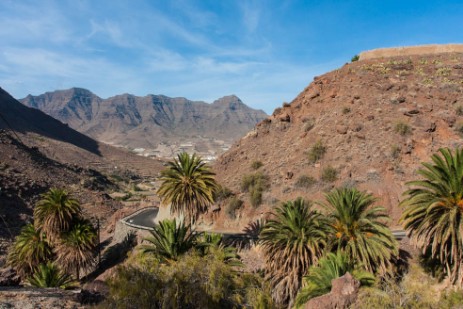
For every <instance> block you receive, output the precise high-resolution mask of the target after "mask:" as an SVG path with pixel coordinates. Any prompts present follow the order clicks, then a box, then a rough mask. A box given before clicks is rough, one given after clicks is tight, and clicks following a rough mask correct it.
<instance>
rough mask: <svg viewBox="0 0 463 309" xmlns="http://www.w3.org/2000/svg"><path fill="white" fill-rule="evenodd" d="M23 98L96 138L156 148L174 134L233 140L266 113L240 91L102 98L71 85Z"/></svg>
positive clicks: (176, 136)
mask: <svg viewBox="0 0 463 309" xmlns="http://www.w3.org/2000/svg"><path fill="white" fill-rule="evenodd" d="M19 101H20V102H21V103H23V104H24V105H26V106H29V107H33V108H37V109H40V110H42V111H44V112H45V113H47V114H48V115H50V116H52V117H54V118H56V119H59V120H60V121H62V122H64V123H67V124H68V125H69V126H70V127H72V128H74V129H76V130H78V131H79V132H82V133H84V134H87V135H89V136H91V137H93V138H95V139H97V140H100V141H104V142H108V143H110V144H117V145H122V146H125V147H129V148H137V147H144V148H156V147H157V146H158V145H159V144H161V143H163V142H167V141H169V140H170V139H174V140H175V141H178V142H179V143H180V142H184V141H185V140H188V139H191V138H194V137H198V136H202V137H205V138H216V139H224V140H226V141H227V142H228V143H231V142H233V141H234V140H236V139H237V138H239V137H241V136H243V135H244V134H246V133H247V132H248V131H249V130H251V129H252V128H253V127H254V126H255V124H257V123H258V122H259V121H261V120H262V119H264V118H266V117H267V115H266V114H265V113H264V112H263V111H261V110H254V109H252V108H250V107H248V106H247V105H245V104H244V103H243V102H242V101H241V100H240V99H239V98H238V97H237V96H236V95H228V96H224V97H222V98H219V99H217V100H215V101H214V102H212V103H206V102H203V101H191V100H188V99H186V98H183V97H175V98H171V97H168V96H165V95H153V94H148V95H146V96H143V97H140V96H136V95H132V94H128V93H124V94H120V95H115V96H112V97H109V98H107V99H102V98H100V97H99V96H97V95H95V94H94V93H92V92H91V91H89V90H87V89H84V88H70V89H66V90H57V91H53V92H46V93H44V94H42V95H38V96H33V95H28V96H26V97H25V98H23V99H20V100H19Z"/></svg>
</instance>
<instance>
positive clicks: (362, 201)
mask: <svg viewBox="0 0 463 309" xmlns="http://www.w3.org/2000/svg"><path fill="white" fill-rule="evenodd" d="M325 199H326V202H325V203H322V202H320V203H318V206H319V207H320V208H321V211H318V210H316V209H314V207H313V205H312V204H310V203H308V202H306V201H304V200H303V199H302V198H298V199H297V200H295V201H289V202H286V203H284V204H282V205H281V206H280V207H278V208H277V209H276V212H275V213H274V216H273V218H272V219H271V220H269V221H268V222H267V223H266V224H265V225H264V226H263V228H262V231H261V233H260V235H259V238H260V243H261V245H262V247H263V249H264V252H265V256H266V265H267V268H266V277H267V278H268V280H270V283H271V284H272V286H273V292H274V298H275V300H276V301H277V303H280V304H289V305H290V306H292V305H293V304H294V301H295V299H296V296H297V295H298V293H299V296H298V301H297V302H296V304H297V305H302V304H304V303H305V302H306V301H307V300H308V299H310V298H311V297H315V296H318V295H320V293H321V292H320V291H323V292H324V293H326V292H329V288H330V287H331V279H334V278H336V277H337V276H342V275H344V274H345V273H346V272H348V271H349V272H352V274H353V275H354V276H356V275H357V274H358V275H359V277H358V279H362V278H370V277H372V276H373V274H374V273H377V272H384V271H386V270H387V268H388V266H389V265H390V261H391V259H392V258H393V257H394V256H396V255H397V254H398V244H397V241H396V240H395V238H394V236H393V235H392V232H391V230H389V229H388V228H387V226H386V222H387V216H386V214H385V211H384V208H382V207H379V206H376V207H371V206H372V204H373V203H374V202H375V199H374V198H373V196H372V195H371V194H367V193H364V192H361V191H358V190H357V189H355V188H341V189H334V190H333V191H331V192H329V193H327V194H326V195H325ZM330 267H331V268H330ZM333 267H334V268H335V270H333ZM360 270H362V271H360ZM322 271H326V272H328V273H327V278H328V279H325V281H324V282H325V283H326V284H325V285H324V286H320V285H319V281H320V280H319V279H317V278H318V277H317V275H316V274H320V272H322ZM333 276H335V277H333ZM361 281H362V280H361ZM363 282H364V283H366V282H368V281H365V280H363Z"/></svg>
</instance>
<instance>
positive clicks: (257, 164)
mask: <svg viewBox="0 0 463 309" xmlns="http://www.w3.org/2000/svg"><path fill="white" fill-rule="evenodd" d="M262 166H264V163H262V162H261V161H254V162H252V163H251V167H252V168H253V169H255V170H258V169H259V168H261V167H262Z"/></svg>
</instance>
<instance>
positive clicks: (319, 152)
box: [309, 140, 326, 163]
mask: <svg viewBox="0 0 463 309" xmlns="http://www.w3.org/2000/svg"><path fill="white" fill-rule="evenodd" d="M325 153H326V147H325V146H324V145H323V142H322V141H321V140H318V141H317V142H316V143H315V144H314V145H313V146H312V148H310V150H309V161H310V162H311V163H315V162H317V161H319V160H321V159H322V158H323V156H324V155H325Z"/></svg>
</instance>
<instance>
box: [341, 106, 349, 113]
mask: <svg viewBox="0 0 463 309" xmlns="http://www.w3.org/2000/svg"><path fill="white" fill-rule="evenodd" d="M349 113H350V107H347V106H346V107H343V109H342V114H343V115H346V114H349Z"/></svg>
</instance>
